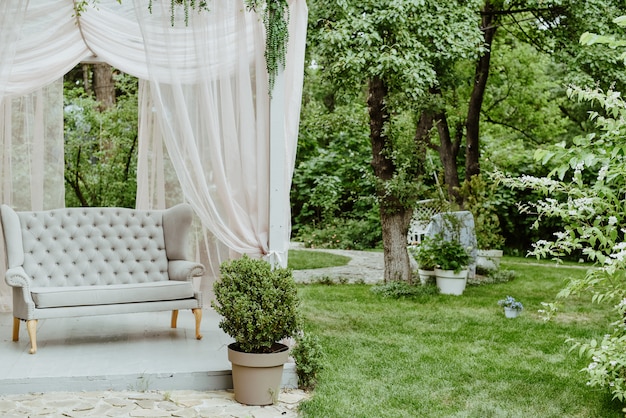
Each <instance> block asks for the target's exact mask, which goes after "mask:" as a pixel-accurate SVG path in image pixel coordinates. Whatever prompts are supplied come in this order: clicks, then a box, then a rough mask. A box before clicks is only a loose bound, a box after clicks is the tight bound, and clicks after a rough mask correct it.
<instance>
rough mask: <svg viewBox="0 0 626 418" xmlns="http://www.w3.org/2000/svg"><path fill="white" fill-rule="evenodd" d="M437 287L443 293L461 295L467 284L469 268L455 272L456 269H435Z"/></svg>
mask: <svg viewBox="0 0 626 418" xmlns="http://www.w3.org/2000/svg"><path fill="white" fill-rule="evenodd" d="M435 276H436V278H437V287H438V288H439V292H440V293H441V294H443V295H456V296H460V295H462V294H463V291H465V286H466V285H467V270H461V271H459V272H458V273H455V272H454V270H441V269H435Z"/></svg>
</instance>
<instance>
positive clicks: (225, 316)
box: [211, 255, 300, 405]
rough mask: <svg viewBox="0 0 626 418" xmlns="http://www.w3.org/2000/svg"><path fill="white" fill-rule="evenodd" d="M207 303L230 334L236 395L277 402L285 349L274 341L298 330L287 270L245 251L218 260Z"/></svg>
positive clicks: (247, 401)
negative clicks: (211, 295)
mask: <svg viewBox="0 0 626 418" xmlns="http://www.w3.org/2000/svg"><path fill="white" fill-rule="evenodd" d="M213 289H214V291H215V300H214V301H212V302H211V305H212V306H213V308H214V309H215V310H216V312H217V313H218V314H220V315H221V316H222V320H221V322H220V324H219V326H220V328H221V329H222V330H224V332H226V333H227V334H228V335H230V336H231V337H232V338H234V339H235V342H234V343H232V344H230V345H229V346H228V359H229V361H230V362H231V363H232V376H233V387H234V391H235V399H236V400H237V401H238V402H240V403H243V404H246V405H269V404H273V403H275V402H276V401H277V398H278V394H279V390H280V382H281V379H282V372H283V365H284V363H285V362H287V360H288V358H289V349H288V347H287V346H286V345H284V344H281V343H279V342H278V341H280V340H282V339H284V338H287V337H292V336H295V335H296V333H297V331H298V330H299V325H300V324H299V322H300V321H299V315H298V303H299V302H298V295H297V289H296V285H295V282H294V280H293V275H292V272H291V270H290V269H284V268H275V269H272V267H271V266H270V264H269V263H267V262H266V261H263V260H256V259H252V258H250V257H248V256H246V255H244V256H243V257H242V258H240V259H237V260H229V261H226V262H224V263H222V265H220V279H219V280H218V281H217V282H215V284H214V286H213Z"/></svg>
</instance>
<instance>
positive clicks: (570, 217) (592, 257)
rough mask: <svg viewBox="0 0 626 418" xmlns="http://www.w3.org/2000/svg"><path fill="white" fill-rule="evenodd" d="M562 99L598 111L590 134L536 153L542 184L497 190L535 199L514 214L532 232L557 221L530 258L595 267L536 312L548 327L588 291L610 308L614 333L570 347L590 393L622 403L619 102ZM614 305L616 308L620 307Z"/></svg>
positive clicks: (624, 160)
mask: <svg viewBox="0 0 626 418" xmlns="http://www.w3.org/2000/svg"><path fill="white" fill-rule="evenodd" d="M568 94H569V95H570V97H571V98H573V99H576V100H578V101H589V102H592V103H593V104H594V105H596V106H597V108H601V109H602V110H601V111H600V110H599V111H596V112H592V113H591V115H590V117H591V120H592V121H593V122H594V123H595V126H596V128H597V129H596V132H595V133H592V134H589V135H587V136H586V137H582V138H576V139H575V140H574V141H573V143H572V144H570V145H566V144H564V143H561V144H557V145H556V146H554V147H552V148H549V149H541V150H538V151H537V152H536V154H535V158H536V159H537V160H538V161H541V162H542V163H544V164H546V165H547V164H550V166H551V167H554V169H553V170H552V171H551V172H550V173H549V174H548V175H547V176H546V177H543V178H539V177H531V176H522V177H519V178H514V179H513V178H506V177H504V176H500V181H501V182H503V183H504V184H506V185H508V186H511V187H517V188H526V189H532V190H535V191H537V192H539V193H540V195H541V196H542V198H541V199H540V200H539V201H538V202H536V203H533V204H530V203H527V204H522V205H520V210H522V211H524V212H526V213H528V214H531V215H532V216H536V222H535V225H536V226H537V225H538V224H539V223H540V222H542V221H544V220H546V219H551V218H552V219H554V218H557V219H559V220H560V223H561V225H563V229H562V230H561V231H558V232H556V233H555V234H554V236H553V237H552V239H546V240H541V241H538V242H536V243H535V244H534V246H533V248H532V250H531V251H530V254H531V255H534V256H536V257H538V258H552V259H556V260H560V259H561V258H562V257H564V256H567V255H571V254H582V255H583V257H585V258H586V259H587V260H588V261H591V262H593V263H594V267H593V268H590V269H589V270H588V271H587V274H586V275H585V277H584V278H583V279H571V280H570V281H569V282H568V283H567V285H566V286H565V288H563V289H562V290H561V291H560V292H559V294H558V295H557V301H554V302H552V303H544V304H543V305H544V309H543V310H542V311H540V312H542V313H543V314H544V318H545V319H546V320H547V319H549V318H550V317H551V316H552V315H554V314H555V313H556V311H557V310H558V307H559V306H560V304H562V301H563V299H565V298H567V297H568V296H570V295H572V294H578V293H582V292H588V293H589V294H590V298H591V302H597V303H600V302H607V303H613V304H614V305H615V310H616V318H617V320H616V322H615V323H614V324H613V325H614V330H613V331H612V332H611V333H610V334H607V335H605V336H604V338H602V340H601V341H600V342H598V341H597V340H591V341H588V342H586V343H581V342H574V341H572V342H573V343H574V347H575V348H578V349H579V353H580V354H581V355H583V356H588V357H589V358H590V359H591V363H590V364H589V366H588V367H587V368H585V369H584V371H585V372H586V373H588V374H589V382H588V384H589V385H590V386H603V387H606V388H608V389H609V390H610V391H611V392H612V394H613V396H614V397H615V398H617V399H619V400H621V401H624V400H626V382H625V379H626V328H625V327H626V325H625V323H624V320H625V317H624V315H625V313H626V302H624V300H625V298H626V274H625V271H626V241H625V240H624V237H625V235H626V140H625V139H626V102H625V101H624V100H623V99H622V97H621V95H620V93H619V92H615V91H609V92H602V91H600V90H585V89H580V88H575V87H572V88H570V89H569V91H568ZM620 301H621V302H620Z"/></svg>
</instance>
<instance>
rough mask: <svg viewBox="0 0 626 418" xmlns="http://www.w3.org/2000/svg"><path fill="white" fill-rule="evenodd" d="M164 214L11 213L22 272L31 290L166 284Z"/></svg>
mask: <svg viewBox="0 0 626 418" xmlns="http://www.w3.org/2000/svg"><path fill="white" fill-rule="evenodd" d="M164 213H165V211H137V210H132V209H124V208H67V209H56V210H49V211H41V212H17V216H18V217H19V223H20V224H21V235H22V247H23V267H24V270H25V271H26V273H27V274H28V275H29V276H30V277H31V279H32V283H31V286H33V287H47V286H85V285H112V284H128V283H145V282H154V281H160V280H168V259H167V255H166V249H165V238H164V233H163V214H164ZM3 217H4V214H3ZM5 229H6V227H5ZM11 250H12V249H9V251H8V254H9V266H11V265H13V264H15V260H13V261H12V260H11V253H14V254H15V251H11ZM13 250H15V249H13ZM14 258H15V257H14Z"/></svg>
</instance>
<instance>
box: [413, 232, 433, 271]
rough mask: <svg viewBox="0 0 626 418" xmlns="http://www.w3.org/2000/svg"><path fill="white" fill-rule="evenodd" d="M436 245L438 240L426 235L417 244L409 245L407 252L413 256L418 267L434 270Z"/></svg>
mask: <svg viewBox="0 0 626 418" xmlns="http://www.w3.org/2000/svg"><path fill="white" fill-rule="evenodd" d="M437 247H438V242H437V241H435V239H434V238H432V237H429V236H426V237H424V238H423V239H422V242H421V243H420V244H419V245H417V246H411V247H409V253H410V254H411V255H412V256H413V258H415V261H416V262H417V265H418V266H419V268H420V269H422V270H434V269H435V267H437V251H438V249H437Z"/></svg>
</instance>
